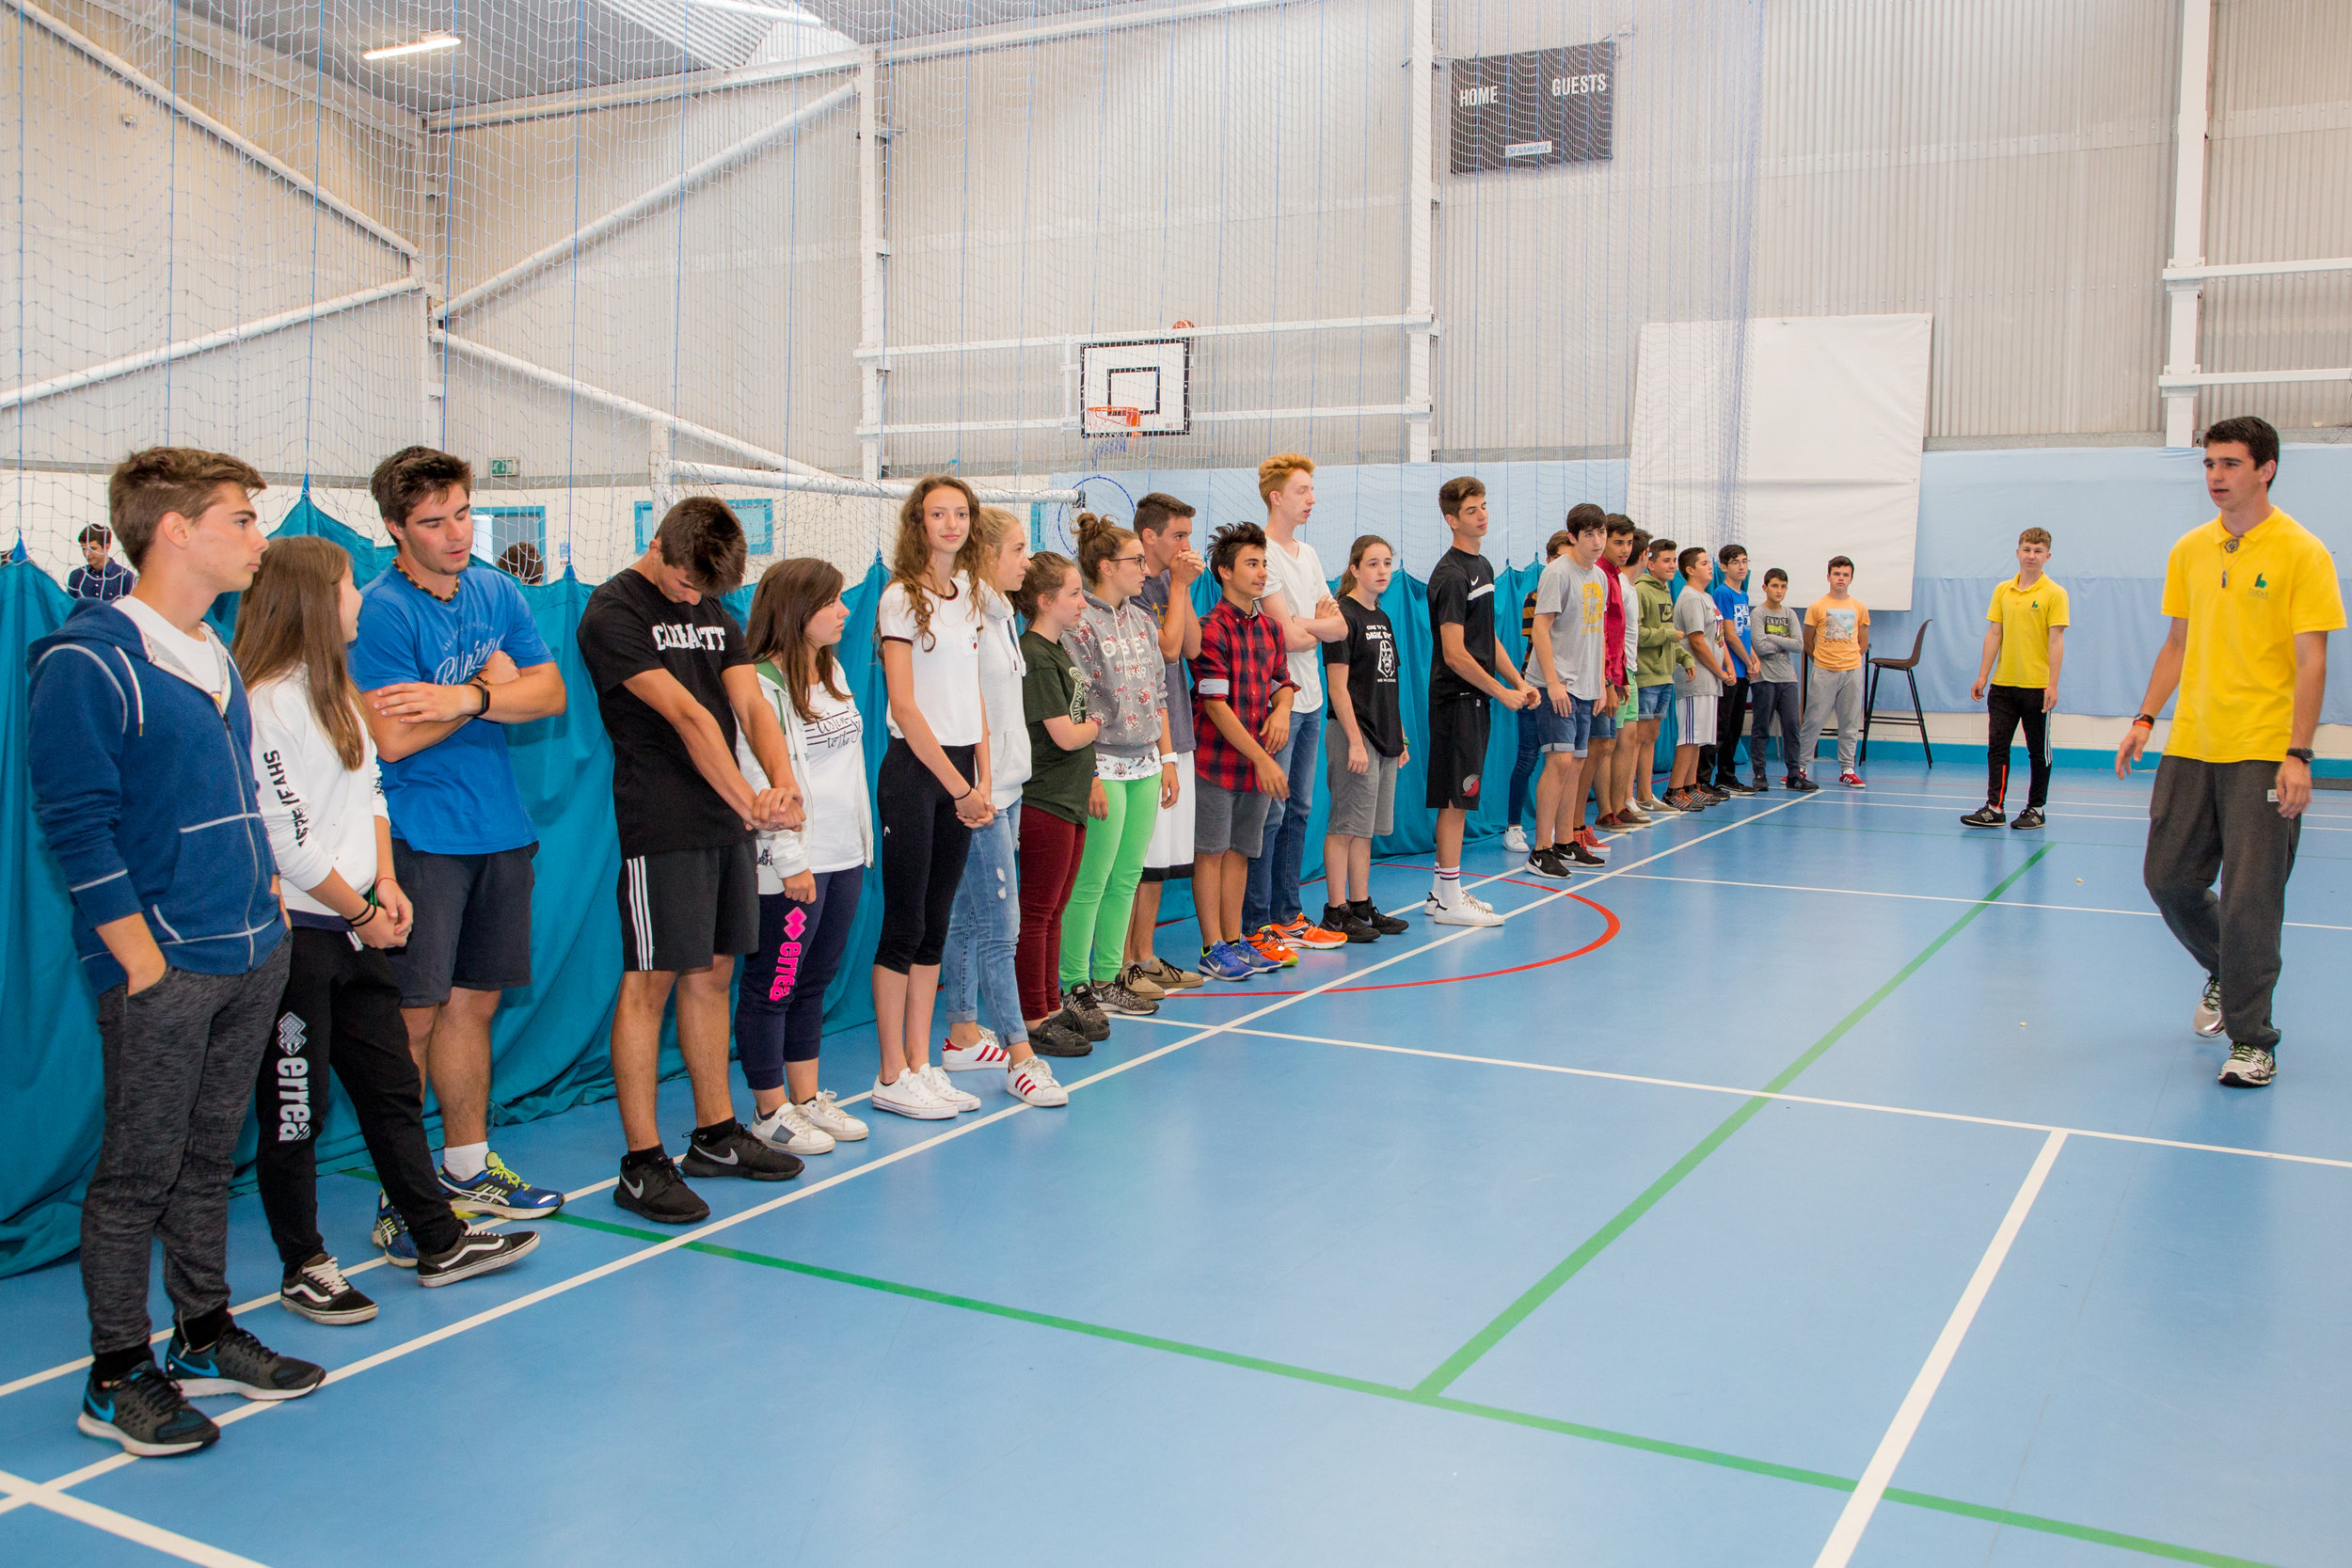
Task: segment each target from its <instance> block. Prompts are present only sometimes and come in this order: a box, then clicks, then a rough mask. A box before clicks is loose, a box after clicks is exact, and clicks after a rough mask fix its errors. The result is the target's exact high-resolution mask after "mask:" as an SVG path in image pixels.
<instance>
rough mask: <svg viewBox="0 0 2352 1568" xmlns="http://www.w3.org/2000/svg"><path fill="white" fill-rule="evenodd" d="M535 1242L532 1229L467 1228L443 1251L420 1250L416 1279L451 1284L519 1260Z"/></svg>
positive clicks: (436, 1283) (537, 1239)
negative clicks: (451, 1245) (424, 1251)
mask: <svg viewBox="0 0 2352 1568" xmlns="http://www.w3.org/2000/svg"><path fill="white" fill-rule="evenodd" d="M538 1244H539V1233H538V1232H537V1231H536V1230H469V1231H467V1232H466V1233H465V1234H464V1235H463V1236H460V1237H458V1238H457V1244H456V1245H455V1246H453V1247H451V1248H450V1249H449V1250H448V1251H447V1252H427V1253H420V1254H419V1255H418V1257H417V1283H418V1284H420V1285H454V1284H456V1283H457V1282H458V1281H459V1280H461V1279H471V1278H472V1277H473V1276H474V1275H478V1274H488V1273H489V1272H490V1271H491V1270H493V1269H502V1268H504V1267H506V1265H507V1264H509V1263H514V1262H519V1261H521V1259H522V1256H523V1254H525V1253H527V1252H529V1251H530V1250H531V1249H532V1247H535V1246H537V1245H538Z"/></svg>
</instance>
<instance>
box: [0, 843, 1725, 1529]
mask: <svg viewBox="0 0 2352 1568" xmlns="http://www.w3.org/2000/svg"><path fill="white" fill-rule="evenodd" d="M1758 815H1759V816H1760V815H1762V814H1761V813H1759V814H1758ZM1692 842H1694V843H1695V842H1696V840H1693V841H1692ZM1653 858H1655V857H1653ZM1517 869H1518V868H1516V867H1514V868H1512V869H1511V870H1504V871H1498V872H1496V873H1494V874H1493V875H1492V876H1489V877H1481V878H1478V879H1475V880H1473V881H1469V882H1465V883H1463V884H1462V885H1463V887H1464V889H1465V890H1466V891H1467V890H1471V889H1476V888H1482V887H1485V886H1486V884H1487V883H1488V882H1496V881H1501V880H1502V879H1504V878H1507V877H1510V876H1512V875H1514V874H1515V872H1516V871H1517ZM1398 908H1399V909H1413V908H1419V901H1418V900H1416V901H1415V902H1414V903H1412V904H1409V905H1399V906H1398ZM1398 956H1399V957H1409V956H1410V955H1409V954H1400V955H1398ZM1355 973H1356V974H1366V973H1369V971H1366V970H1358V971H1355ZM1183 1027H1184V1028H1187V1029H1189V1028H1194V1027H1198V1026H1197V1025H1194V1024H1189V1023H1187V1024H1184V1025H1183ZM1219 1027H1224V1028H1230V1027H1232V1025H1230V1024H1227V1025H1219ZM1179 1043H1189V1042H1183V1041H1180V1042H1179ZM1096 1076H1098V1077H1099V1076H1102V1075H1101V1074H1097V1075H1096ZM1093 1081H1094V1080H1093V1079H1091V1078H1089V1079H1085V1080H1082V1083H1081V1084H1072V1085H1065V1086H1066V1087H1070V1088H1077V1087H1080V1086H1082V1084H1086V1083H1092V1082H1093ZM873 1097H874V1091H873V1090H871V1089H861V1090H859V1091H858V1092H857V1093H856V1094H853V1095H849V1096H846V1097H844V1098H843V1099H842V1100H841V1101H840V1103H841V1104H844V1105H854V1104H856V1103H857V1102H858V1101H861V1100H871V1099H872V1098H873ZM859 1168H861V1169H862V1168H863V1167H862V1166H861V1167H859ZM326 1174H329V1175H335V1174H341V1173H339V1172H328V1173H326ZM619 1181H620V1178H619V1177H617V1176H608V1177H606V1178H605V1179H604V1180H601V1181H592V1182H590V1183H589V1184H588V1185H587V1186H585V1187H576V1188H574V1189H573V1190H572V1191H570V1192H568V1193H565V1194H564V1206H565V1207H566V1208H568V1207H570V1206H571V1205H572V1204H573V1203H576V1202H578V1201H579V1200H580V1199H581V1198H583V1197H588V1196H593V1195H594V1194H596V1193H602V1192H609V1191H611V1190H612V1188H613V1187H614V1186H616V1185H618V1184H619ZM813 1190H815V1189H813V1188H812V1189H803V1191H813ZM514 1223H516V1222H515V1221H511V1220H507V1219H502V1218H501V1219H498V1220H495V1221H493V1222H492V1223H490V1224H488V1225H485V1226H484V1227H483V1228H485V1229H496V1228H497V1227H499V1226H501V1225H509V1224H514ZM387 1261H388V1259H386V1258H385V1257H384V1255H383V1254H381V1253H378V1254H377V1255H376V1256H375V1257H373V1258H372V1259H368V1260H367V1261H365V1262H362V1263H354V1264H353V1265H352V1266H351V1267H349V1268H347V1269H345V1270H343V1271H342V1272H343V1277H344V1278H346V1279H348V1278H349V1277H351V1276H352V1275H355V1274H365V1273H366V1272H367V1271H368V1270H370V1269H376V1268H382V1267H384V1265H385V1264H386V1262H387ZM277 1303H278V1292H277V1291H270V1292H269V1294H267V1295H262V1296H255V1297H254V1298H253V1299H252V1300H251V1301H241V1302H239V1303H237V1304H236V1305H235V1306H233V1307H230V1309H229V1310H230V1314H231V1315H232V1316H237V1317H242V1316H244V1315H245V1314H246V1313H247V1312H251V1311H254V1310H256V1309H258V1308H261V1307H273V1306H276V1305H277ZM168 1338H171V1329H170V1327H169V1325H166V1326H165V1327H163V1328H160V1329H157V1330H156V1331H155V1332H154V1333H152V1334H151V1335H149V1336H148V1337H147V1342H148V1343H149V1344H151V1345H160V1344H162V1343H163V1342H164V1341H165V1340H166V1339H168ZM91 1359H92V1358H91V1357H89V1356H87V1355H84V1356H77V1357H76V1358H75V1359H73V1360H72V1361H61V1362H59V1363H58V1364H57V1365H56V1366H54V1367H49V1368H45V1369H43V1370H40V1371H38V1372H27V1373H25V1374H24V1376H23V1377H20V1378H17V1379H15V1380H14V1381H12V1382H8V1383H0V1399H6V1398H8V1396H9V1395H10V1394H14V1393H19V1392H21V1391H23V1390H24V1389H26V1388H31V1387H36V1386H39V1385H40V1384H43V1383H49V1382H53V1381H55V1380H56V1379H57V1378H61V1377H64V1376H66V1375H67V1374H69V1373H72V1372H78V1371H83V1370H87V1368H88V1367H89V1365H90V1362H91ZM15 1506H17V1505H15V1504H13V1503H10V1502H8V1501H6V1500H5V1499H0V1513H8V1510H9V1509H10V1508H12V1507H15Z"/></svg>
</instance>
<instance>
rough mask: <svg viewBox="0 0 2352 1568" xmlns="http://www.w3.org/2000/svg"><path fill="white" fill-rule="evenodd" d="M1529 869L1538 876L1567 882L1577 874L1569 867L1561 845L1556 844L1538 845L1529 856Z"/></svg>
mask: <svg viewBox="0 0 2352 1568" xmlns="http://www.w3.org/2000/svg"><path fill="white" fill-rule="evenodd" d="M1527 869H1528V870H1529V871H1531V872H1533V873H1534V874H1535V875H1536V876H1538V877H1547V878H1549V879H1551V880H1553V881H1555V882H1565V881H1566V880H1567V879H1568V878H1570V877H1571V876H1573V875H1575V873H1574V872H1573V871H1571V870H1570V869H1569V866H1568V863H1567V861H1566V859H1565V857H1564V856H1562V854H1561V853H1560V847H1559V846H1558V845H1556V844H1546V845H1542V846H1540V847H1537V848H1536V849H1535V850H1534V853H1532V854H1530V855H1529V856H1528V857H1527Z"/></svg>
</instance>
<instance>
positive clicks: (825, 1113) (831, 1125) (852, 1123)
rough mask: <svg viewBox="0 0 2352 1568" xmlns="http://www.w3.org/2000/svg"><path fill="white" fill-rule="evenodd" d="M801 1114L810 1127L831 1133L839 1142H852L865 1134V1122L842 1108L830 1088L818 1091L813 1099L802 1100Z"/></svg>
mask: <svg viewBox="0 0 2352 1568" xmlns="http://www.w3.org/2000/svg"><path fill="white" fill-rule="evenodd" d="M801 1116H802V1118H803V1120H805V1121H806V1122H807V1123H808V1124H809V1125H810V1126H811V1127H814V1128H815V1129H817V1131H818V1132H829V1133H831V1134H832V1135H833V1136H834V1138H835V1139H836V1140H837V1141H839V1142H841V1143H845V1144H853V1143H855V1142H857V1141H858V1140H859V1139H860V1138H863V1137H864V1136H866V1124H865V1123H864V1122H862V1121H860V1120H858V1119H857V1117H853V1116H851V1115H850V1113H849V1112H847V1111H845V1110H843V1109H842V1108H841V1101H839V1100H838V1099H837V1098H835V1096H834V1092H833V1091H832V1090H831V1089H821V1090H819V1091H818V1095H817V1098H816V1099H814V1100H803V1101H801Z"/></svg>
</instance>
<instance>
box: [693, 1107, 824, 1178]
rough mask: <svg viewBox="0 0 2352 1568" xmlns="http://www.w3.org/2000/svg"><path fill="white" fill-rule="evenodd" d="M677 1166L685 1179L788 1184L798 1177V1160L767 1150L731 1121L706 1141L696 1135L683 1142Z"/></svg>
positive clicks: (777, 1151)
mask: <svg viewBox="0 0 2352 1568" xmlns="http://www.w3.org/2000/svg"><path fill="white" fill-rule="evenodd" d="M680 1164H682V1165H683V1167H684V1169H685V1171H686V1174H687V1175H689V1176H706V1177H707V1176H740V1177H745V1178H748V1179H749V1180H754V1181H789V1180H792V1179H793V1178H794V1177H796V1176H798V1175H800V1174H801V1157H800V1156H799V1155H797V1154H787V1153H786V1152H785V1151H784V1150H783V1149H781V1148H769V1147H768V1146H767V1145H766V1144H764V1143H761V1142H760V1141H759V1140H758V1139H757V1138H755V1137H754V1136H753V1135H752V1131H751V1129H750V1128H748V1127H745V1126H744V1125H743V1124H742V1123H741V1122H739V1121H737V1120H736V1119H735V1118H734V1117H728V1118H727V1124H726V1126H725V1127H724V1128H723V1129H721V1130H720V1131H719V1132H714V1133H712V1134H711V1135H710V1136H708V1137H707V1138H706V1137H705V1136H704V1135H703V1134H702V1133H700V1132H696V1133H694V1134H693V1135H692V1136H691V1137H689V1138H688V1139H687V1140H686V1158H685V1160H683V1161H682V1162H680Z"/></svg>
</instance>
